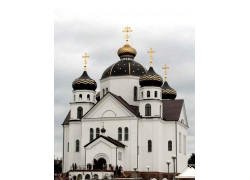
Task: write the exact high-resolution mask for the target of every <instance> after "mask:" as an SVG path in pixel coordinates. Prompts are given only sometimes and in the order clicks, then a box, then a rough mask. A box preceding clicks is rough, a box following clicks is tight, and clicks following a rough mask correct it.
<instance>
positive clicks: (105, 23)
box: [54, 0, 195, 157]
mask: <svg viewBox="0 0 250 180" xmlns="http://www.w3.org/2000/svg"><path fill="white" fill-rule="evenodd" d="M55 2H56V3H55V51H54V52H55V67H54V68H55V77H54V78H55V79H54V80H55V94H54V95H55V96H54V98H55V109H54V110H55V118H54V126H55V127H54V129H55V137H54V140H55V150H54V151H55V156H56V157H62V135H63V131H62V126H61V124H62V122H63V120H64V119H65V117H66V115H67V113H68V111H69V109H70V106H69V102H70V101H71V100H72V82H73V81H74V79H76V78H78V77H79V76H80V75H81V74H82V72H83V59H82V58H81V57H82V55H83V54H84V52H87V53H88V54H89V55H90V58H89V60H88V64H87V70H88V74H89V76H90V77H91V78H93V79H94V80H95V81H96V82H97V85H98V87H97V91H99V87H100V86H99V85H100V83H99V80H100V78H101V75H102V73H103V71H104V70H105V69H106V68H107V67H108V66H110V65H111V64H113V63H114V62H116V61H118V60H119V57H118V56H117V50H118V49H119V48H120V47H122V46H123V44H124V34H123V33H122V32H121V31H122V30H123V28H124V27H125V26H127V25H129V26H130V27H131V28H132V29H133V32H132V34H131V44H132V46H133V47H134V48H135V49H136V50H137V56H136V57H135V60H136V61H137V62H139V63H141V64H142V65H143V66H144V67H145V68H146V69H148V67H149V55H148V53H147V51H148V50H149V48H151V47H152V48H153V49H154V50H155V51H156V53H155V54H154V56H153V57H154V61H153V67H154V69H155V71H156V72H157V73H158V74H160V75H161V76H162V77H164V71H163V70H162V69H161V68H162V66H163V65H164V64H167V66H169V67H170V69H169V70H168V82H169V85H170V86H171V87H172V88H174V89H175V90H176V91H177V99H184V100H185V106H186V111H187V118H188V121H189V130H188V135H189V136H188V153H189V154H191V153H192V152H195V138H194V136H195V69H194V68H195V29H194V9H193V3H192V1H184V0H181V1H180V0H176V1H174V2H173V1H120V2H119V1H115V0H112V1H109V0H107V1H98V3H97V1H74V0H72V1H62V0H60V1H58V0H56V1H55Z"/></svg>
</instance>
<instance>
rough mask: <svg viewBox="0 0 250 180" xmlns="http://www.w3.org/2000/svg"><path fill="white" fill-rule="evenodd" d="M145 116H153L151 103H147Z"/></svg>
mask: <svg viewBox="0 0 250 180" xmlns="http://www.w3.org/2000/svg"><path fill="white" fill-rule="evenodd" d="M145 116H151V105H150V104H146V105H145Z"/></svg>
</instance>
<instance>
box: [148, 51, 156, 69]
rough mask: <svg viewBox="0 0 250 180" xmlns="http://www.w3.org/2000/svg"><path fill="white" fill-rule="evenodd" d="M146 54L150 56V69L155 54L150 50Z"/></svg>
mask: <svg viewBox="0 0 250 180" xmlns="http://www.w3.org/2000/svg"><path fill="white" fill-rule="evenodd" d="M148 53H149V54H150V67H152V63H153V53H155V50H153V49H152V48H150V50H149V51H148Z"/></svg>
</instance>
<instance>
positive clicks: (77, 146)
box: [76, 139, 80, 152]
mask: <svg viewBox="0 0 250 180" xmlns="http://www.w3.org/2000/svg"><path fill="white" fill-rule="evenodd" d="M79 150H80V141H79V140H78V139H77V140H76V152H79Z"/></svg>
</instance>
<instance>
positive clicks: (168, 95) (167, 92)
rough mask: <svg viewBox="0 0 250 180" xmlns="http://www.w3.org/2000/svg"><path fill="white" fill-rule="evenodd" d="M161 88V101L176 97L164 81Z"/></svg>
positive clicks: (174, 92)
mask: <svg viewBox="0 0 250 180" xmlns="http://www.w3.org/2000/svg"><path fill="white" fill-rule="evenodd" d="M161 88H162V99H175V98H176V96H177V93H176V91H175V90H174V89H173V88H171V87H170V86H169V85H168V82H167V81H165V82H164V84H163V86H162V87H161Z"/></svg>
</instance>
